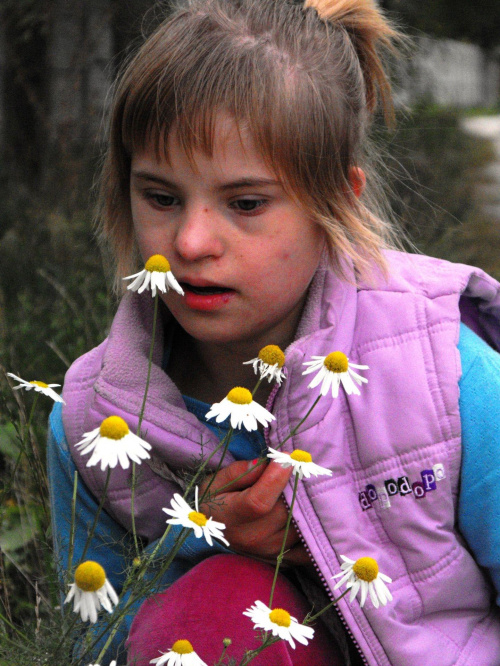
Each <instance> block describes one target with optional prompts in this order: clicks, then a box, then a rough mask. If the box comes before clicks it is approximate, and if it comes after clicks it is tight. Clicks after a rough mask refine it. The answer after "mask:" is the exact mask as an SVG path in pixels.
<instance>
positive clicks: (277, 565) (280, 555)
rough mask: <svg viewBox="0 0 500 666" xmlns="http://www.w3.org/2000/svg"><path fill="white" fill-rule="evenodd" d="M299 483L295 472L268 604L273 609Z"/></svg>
mask: <svg viewBox="0 0 500 666" xmlns="http://www.w3.org/2000/svg"><path fill="white" fill-rule="evenodd" d="M298 485H299V475H298V474H295V481H294V484H293V495H292V501H291V503H290V508H289V510H288V518H287V521H286V525H285V534H284V536H283V543H282V544H281V550H280V553H279V555H278V557H277V559H276V569H275V570H274V578H273V584H272V585H271V594H270V595H269V604H268V605H269V608H271V609H272V603H273V596H274V588H275V587H276V581H277V579H278V572H279V569H280V566H281V563H282V561H283V556H284V553H285V544H286V539H287V536H288V531H289V529H290V523H291V521H292V510H293V505H294V503H295V498H296V496H297V488H298Z"/></svg>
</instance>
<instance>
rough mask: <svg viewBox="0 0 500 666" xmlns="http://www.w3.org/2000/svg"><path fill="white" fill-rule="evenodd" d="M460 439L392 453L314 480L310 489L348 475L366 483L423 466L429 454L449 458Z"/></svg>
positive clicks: (320, 486) (454, 438)
mask: <svg viewBox="0 0 500 666" xmlns="http://www.w3.org/2000/svg"><path fill="white" fill-rule="evenodd" d="M458 439H459V438H458V437H452V438H450V440H446V439H443V440H440V441H438V442H432V443H431V444H427V445H425V446H424V445H422V446H419V448H418V449H412V450H409V451H405V452H403V453H398V452H391V453H390V454H389V455H388V456H387V457H386V458H381V459H380V460H377V462H375V463H373V464H371V465H368V466H367V467H361V466H359V467H357V468H354V467H346V468H345V471H341V472H335V471H334V472H333V476H332V477H330V478H325V479H322V478H319V479H318V480H313V481H311V482H310V483H308V487H309V488H311V487H312V488H314V489H316V488H323V487H325V486H328V485H329V484H331V482H332V481H334V480H335V481H339V480H340V479H342V478H343V477H346V476H347V475H348V474H353V475H355V477H356V480H358V481H364V480H366V479H365V477H368V476H370V477H371V476H377V475H379V474H387V473H391V472H392V471H394V470H400V469H402V468H403V469H404V467H405V465H411V464H412V463H417V462H421V463H422V464H425V463H427V462H428V460H429V454H432V455H433V456H434V455H435V456H436V458H439V457H443V455H445V456H447V455H448V452H449V447H448V444H449V442H450V441H453V440H458ZM436 462H437V461H436ZM348 483H349V481H348ZM342 485H343V484H342Z"/></svg>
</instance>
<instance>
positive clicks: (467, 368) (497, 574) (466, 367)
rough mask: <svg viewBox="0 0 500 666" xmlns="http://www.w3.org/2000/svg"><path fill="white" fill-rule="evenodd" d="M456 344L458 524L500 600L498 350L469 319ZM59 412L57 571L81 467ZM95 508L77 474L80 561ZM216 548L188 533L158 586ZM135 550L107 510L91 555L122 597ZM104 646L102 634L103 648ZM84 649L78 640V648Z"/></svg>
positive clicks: (246, 445)
mask: <svg viewBox="0 0 500 666" xmlns="http://www.w3.org/2000/svg"><path fill="white" fill-rule="evenodd" d="M458 349H459V352H460V357H461V361H462V377H461V379H460V382H459V387H460V400H459V407H460V417H461V423H462V448H463V451H462V469H461V487H460V494H459V506H458V526H459V529H460V531H461V532H462V534H463V535H464V537H465V539H466V541H467V544H468V545H469V547H470V550H471V552H472V553H473V556H474V558H475V560H476V561H477V562H478V564H480V565H481V566H483V567H485V569H486V571H487V575H489V576H490V577H491V580H492V582H493V584H494V586H495V589H496V592H497V604H498V605H500V354H498V353H497V352H495V351H494V350H493V349H491V347H489V346H488V345H487V344H486V343H485V342H484V341H483V340H481V338H479V337H478V336H477V335H476V334H475V333H473V332H472V331H471V330H470V329H469V328H467V327H466V326H465V325H464V324H461V326H460V340H459V344H458ZM184 400H185V402H186V407H187V409H188V410H189V411H191V412H192V413H194V414H195V415H196V416H197V417H198V419H199V420H200V421H202V422H204V423H205V424H206V425H207V426H208V427H209V428H210V429H211V430H212V431H213V432H215V433H216V434H217V435H218V437H219V438H221V437H223V436H224V434H225V432H227V428H228V424H227V423H223V424H214V422H213V421H210V422H207V420H206V419H205V414H206V413H207V411H208V409H209V405H207V404H205V403H202V402H200V401H198V400H195V399H193V398H188V397H185V398H184ZM61 409H62V408H61V404H60V403H56V404H55V405H54V408H53V410H52V413H51V415H50V420H49V425H50V427H49V442H48V470H49V484H50V488H51V510H52V528H53V539H54V548H55V551H56V556H57V558H58V564H59V567H60V570H61V572H62V573H64V572H65V571H66V570H67V568H68V562H67V558H68V550H69V538H70V526H71V516H70V514H71V512H70V507H71V504H72V494H73V479H74V473H75V470H76V467H75V464H74V462H73V459H72V457H71V454H70V452H69V448H68V445H67V442H66V438H65V435H64V429H63V425H62V417H61V413H62V411H61ZM235 434H236V436H235V437H233V439H232V440H231V443H230V445H229V450H230V451H231V453H232V454H233V456H234V457H235V458H236V459H238V460H245V459H248V460H250V459H252V458H256V457H258V456H260V455H262V453H263V452H264V451H265V449H266V447H265V443H264V439H263V437H262V435H261V434H260V433H258V432H256V433H255V432H254V433H247V432H246V431H244V430H240V431H237V433H235ZM97 507H98V503H97V502H96V500H95V498H94V496H93V495H92V494H91V493H90V492H89V490H88V489H87V487H86V486H85V484H84V483H83V482H82V481H81V480H80V479H79V481H78V497H77V516H76V526H75V527H76V531H75V547H74V557H73V562H78V561H79V560H80V559H81V554H82V552H83V549H84V547H85V543H86V541H87V534H88V531H89V530H90V528H91V525H92V523H93V519H94V516H95V513H96V511H97ZM180 530H181V528H180V526H173V529H172V530H171V532H170V534H169V536H168V538H167V539H166V540H165V542H164V543H163V545H162V548H161V549H160V551H159V553H158V555H157V558H158V561H159V560H160V558H163V557H164V556H165V555H166V554H167V553H168V552H169V551H170V549H171V548H172V546H173V544H174V542H175V539H176V537H177V536H178V534H179V532H180ZM156 545H157V541H154V542H152V543H151V544H149V545H148V546H147V547H146V548H145V552H146V553H150V552H152V551H153V550H154V548H155V547H156ZM217 552H227V549H226V548H225V547H224V546H223V545H222V544H220V543H218V542H214V546H213V547H210V546H209V545H208V544H207V543H206V541H205V540H204V539H197V538H196V537H195V536H194V533H193V532H191V533H190V534H189V536H188V538H187V539H186V541H185V542H184V543H183V545H182V547H181V549H180V551H179V553H178V555H177V556H176V558H175V560H174V562H173V563H172V565H171V566H170V568H169V569H168V570H167V572H166V573H165V574H164V576H163V578H162V579H161V580H160V581H159V583H158V584H157V589H158V590H163V589H165V588H166V587H168V586H169V585H170V584H172V583H173V582H174V581H175V580H177V579H178V578H179V577H180V576H182V575H183V574H184V573H186V572H187V571H188V570H189V569H190V568H191V567H193V566H194V565H195V564H197V563H198V562H199V561H201V560H202V559H204V558H205V557H207V556H209V555H212V554H214V553H217ZM134 554H135V553H134V549H133V543H132V537H131V534H130V533H129V532H128V531H127V530H125V529H124V528H123V527H121V526H120V525H119V524H118V523H116V522H115V521H114V520H113V519H112V518H111V517H110V516H109V515H108V514H107V513H106V512H105V511H102V513H101V516H100V518H99V521H98V525H97V528H96V530H95V533H94V538H93V540H92V543H91V544H90V546H89V548H88V551H87V554H86V559H87V560H95V561H97V562H99V563H100V564H102V566H103V567H104V569H105V570H106V574H107V577H108V580H109V581H110V582H111V584H112V585H113V587H114V588H115V590H116V591H117V593H119V594H120V592H121V590H122V587H123V584H124V581H125V571H126V569H127V568H128V566H129V565H130V562H131V560H133V558H134ZM154 574H155V570H154V568H153V569H152V570H150V571H148V573H147V577H149V579H151V578H152V577H153V576H154ZM128 598H129V595H128V594H127V593H125V594H124V595H122V598H121V599H120V604H121V605H123V604H125V603H127V601H128ZM142 601H143V599H138V600H137V601H136V602H135V604H134V606H133V607H132V608H131V609H130V611H129V612H128V615H127V618H126V621H125V622H123V623H122V626H121V628H120V630H119V631H118V632H117V634H116V636H115V638H114V640H113V644H112V649H111V650H110V651H108V655H109V657H107V658H106V660H105V661H104V662H102V664H101V666H106V664H107V663H109V661H110V660H111V659H118V660H120V658H121V659H122V660H123V659H124V658H125V651H124V647H123V644H124V642H125V639H126V637H127V635H128V632H129V629H130V625H131V623H132V620H133V618H134V616H135V614H136V612H137V610H138V608H139V606H140V604H141V603H142ZM94 631H95V632H96V636H97V635H99V633H100V632H102V631H103V627H102V624H101V623H100V622H98V623H96V625H94ZM103 643H104V639H102V640H101V642H100V646H102V645H103ZM79 649H80V646H79V644H78V643H77V646H76V650H77V651H78V650H79ZM98 651H99V649H98V648H97V649H96V650H94V651H93V653H92V655H93V656H94V657H95V656H97V654H98ZM90 656H91V655H88V657H87V661H88V660H89V659H90Z"/></svg>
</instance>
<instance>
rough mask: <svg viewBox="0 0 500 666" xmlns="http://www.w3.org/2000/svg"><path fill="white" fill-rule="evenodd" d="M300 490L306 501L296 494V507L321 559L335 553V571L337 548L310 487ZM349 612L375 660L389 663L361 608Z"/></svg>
mask: <svg viewBox="0 0 500 666" xmlns="http://www.w3.org/2000/svg"><path fill="white" fill-rule="evenodd" d="M302 490H303V492H304V494H305V498H306V501H304V497H300V495H298V496H297V503H298V508H299V510H300V512H301V513H302V515H303V516H304V517H305V518H306V521H307V525H308V528H309V530H310V531H311V533H312V535H313V537H314V540H315V543H316V547H317V548H318V549H319V550H320V551H321V554H322V556H323V559H324V560H325V561H326V562H331V553H332V552H333V553H335V557H336V558H337V567H335V568H334V571H335V573H336V572H337V570H338V569H340V558H339V556H338V554H337V550H336V549H335V548H334V547H333V545H332V543H331V542H330V539H329V538H328V536H327V534H326V531H325V529H324V527H323V526H322V525H321V523H320V521H319V519H318V515H317V513H316V511H315V510H314V506H313V504H312V501H311V497H310V493H309V491H310V488H309V487H308V485H303V486H302ZM330 572H331V568H330ZM323 575H324V574H323ZM325 582H326V585H327V586H328V588H329V590H330V594H332V595H333V596H334V597H335V595H334V594H333V592H332V589H331V588H332V583H330V582H329V581H328V580H326V581H325ZM358 610H359V609H358ZM338 612H339V613H340V615H341V617H344V615H343V613H342V612H341V611H338ZM350 612H351V613H352V616H353V618H354V621H355V622H356V626H357V629H358V631H359V632H360V633H361V635H362V637H363V639H364V640H365V641H366V642H367V643H368V645H369V647H370V649H371V650H372V652H373V653H374V655H375V656H376V658H377V660H380V659H384V660H385V661H386V662H387V664H389V663H390V660H389V657H388V655H387V653H386V651H385V649H384V647H383V645H382V643H381V642H380V639H379V638H378V636H377V634H376V633H375V631H374V629H373V627H372V626H371V624H370V622H369V620H368V618H367V617H366V615H365V614H364V613H363V612H362V611H361V610H359V613H358V614H359V617H357V614H356V612H355V611H354V610H353V609H350ZM344 620H345V618H344ZM377 663H379V661H377Z"/></svg>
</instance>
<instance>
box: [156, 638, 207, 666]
mask: <svg viewBox="0 0 500 666" xmlns="http://www.w3.org/2000/svg"><path fill="white" fill-rule="evenodd" d="M149 663H150V664H157V666H208V664H206V663H205V662H204V661H202V660H201V659H200V658H199V657H198V655H197V654H196V652H195V651H194V650H193V646H192V645H191V643H190V642H189V641H187V640H185V639H181V640H179V641H175V643H174V644H173V645H172V647H171V648H170V650H169V651H168V652H164V653H163V654H162V655H161V657H157V658H156V659H151V661H150V662H149Z"/></svg>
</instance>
